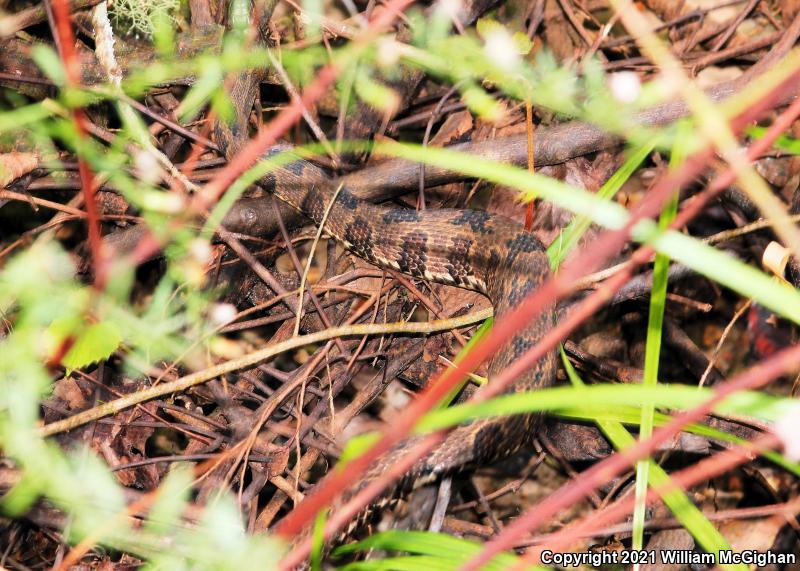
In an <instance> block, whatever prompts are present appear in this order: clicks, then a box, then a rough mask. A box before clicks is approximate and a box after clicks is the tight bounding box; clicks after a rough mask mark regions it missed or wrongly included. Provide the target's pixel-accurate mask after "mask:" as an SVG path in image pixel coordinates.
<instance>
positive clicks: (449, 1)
mask: <svg viewBox="0 0 800 571" xmlns="http://www.w3.org/2000/svg"><path fill="white" fill-rule="evenodd" d="M437 10H441V12H442V13H443V14H445V15H446V16H447V17H448V18H450V19H451V20H457V21H461V15H462V14H463V13H464V3H463V2H462V0H439V3H438V6H437Z"/></svg>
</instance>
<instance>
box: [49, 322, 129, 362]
mask: <svg viewBox="0 0 800 571" xmlns="http://www.w3.org/2000/svg"><path fill="white" fill-rule="evenodd" d="M120 343H122V334H121V333H120V331H119V329H118V328H117V327H116V326H115V325H114V324H113V323H110V322H108V321H102V322H100V323H94V324H92V325H90V326H89V327H87V328H86V329H84V330H83V331H82V332H81V334H80V335H79V336H78V338H77V339H76V340H75V343H74V344H73V345H72V347H70V350H69V351H68V352H67V354H66V355H65V356H64V358H63V359H62V360H61V364H62V365H64V366H65V367H67V368H69V369H80V368H82V367H86V366H87V365H91V364H92V363H96V362H97V361H100V360H101V359H107V358H108V357H109V355H111V353H113V352H114V351H116V349H117V347H119V345H120Z"/></svg>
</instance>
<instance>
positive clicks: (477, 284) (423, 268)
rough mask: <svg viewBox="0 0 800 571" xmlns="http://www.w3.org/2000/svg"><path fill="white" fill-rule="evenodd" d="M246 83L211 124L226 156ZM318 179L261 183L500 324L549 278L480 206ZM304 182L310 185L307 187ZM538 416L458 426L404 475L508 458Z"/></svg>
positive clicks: (518, 232) (280, 174) (515, 346)
mask: <svg viewBox="0 0 800 571" xmlns="http://www.w3.org/2000/svg"><path fill="white" fill-rule="evenodd" d="M246 75H247V74H245V76H246ZM253 81H255V80H254V79H253V78H248V77H240V78H239V80H238V81H237V83H236V84H235V85H233V86H232V89H230V93H231V95H232V98H233V101H234V103H235V104H236V106H237V111H239V113H238V117H239V121H238V122H237V124H235V125H234V126H233V127H231V126H229V125H226V124H223V123H217V126H216V133H215V134H216V138H217V141H218V143H219V144H220V146H221V147H222V148H223V149H224V150H225V153H226V155H227V156H228V157H230V156H232V155H233V154H235V152H236V151H235V149H237V148H240V147H241V145H242V144H243V140H244V138H243V137H242V136H241V134H242V133H246V129H245V127H246V118H247V116H248V114H249V113H248V112H249V108H250V107H249V105H250V104H251V103H252V99H247V97H243V96H242V94H243V93H247V90H248V89H251V88H252V83H253ZM242 84H245V85H242ZM248 84H250V87H248ZM237 134H238V135H237ZM287 149H289V147H288V146H277V147H275V148H273V149H272V151H271V152H270V155H273V154H275V153H278V152H282V151H286V150H287ZM322 176H323V174H322V172H321V169H319V168H318V167H317V166H315V165H313V164H312V163H310V162H308V161H307V160H304V159H301V158H298V159H297V160H296V161H294V162H291V163H290V164H288V165H286V166H284V167H282V168H279V169H277V170H275V171H273V172H272V173H271V174H269V175H267V176H265V177H264V178H262V179H261V180H260V181H259V183H258V184H259V185H260V186H261V187H263V188H264V189H265V190H268V191H271V192H273V193H274V194H275V196H277V197H278V198H279V199H281V200H282V201H284V202H286V203H288V204H290V205H291V206H292V207H294V208H296V209H298V210H299V211H301V212H302V213H303V214H305V215H306V216H307V217H309V218H310V219H311V220H312V221H313V222H314V223H316V224H317V225H319V224H323V222H324V225H325V226H324V229H325V231H326V232H327V233H328V234H329V235H330V236H332V237H334V238H335V239H336V240H338V241H339V242H340V243H341V244H342V245H343V246H344V247H345V248H347V249H348V250H349V251H351V252H352V253H354V254H356V255H357V256H359V257H361V258H363V259H365V260H367V261H368V262H370V263H372V264H375V265H376V266H379V267H381V268H389V269H392V270H397V271H400V272H402V273H404V274H407V275H409V276H412V277H415V278H419V279H426V280H430V281H434V282H438V283H442V284H447V285H454V286H458V287H462V288H466V289H471V290H475V291H478V292H481V293H483V294H484V295H486V296H487V297H488V298H489V300H490V301H491V303H492V305H493V306H494V313H495V316H496V317H500V318H501V317H502V316H503V315H504V314H506V313H508V312H509V311H511V310H513V309H514V307H515V306H516V305H517V304H519V302H520V301H522V299H524V298H525V296H527V295H528V294H529V293H530V292H531V291H533V290H534V289H536V288H537V287H538V286H539V285H540V284H541V283H542V282H543V281H544V280H545V279H546V278H547V277H548V275H549V272H550V270H549V263H548V259H547V256H546V255H545V251H544V247H543V245H542V244H541V242H540V241H539V240H538V239H537V238H536V237H535V236H534V235H533V234H531V233H529V232H527V231H526V230H525V229H524V228H523V227H522V226H520V225H519V224H517V223H516V222H514V221H512V220H510V219H508V218H505V217H503V216H498V215H494V214H490V213H488V212H485V211H480V210H455V209H437V210H424V211H416V210H412V209H407V208H391V207H384V206H378V205H374V204H371V203H368V202H365V201H363V200H360V199H358V198H357V197H355V196H354V195H353V194H352V193H351V192H350V191H348V189H347V188H341V189H339V191H338V193H337V192H336V190H337V184H336V181H334V180H332V179H329V180H330V184H322V185H320V184H319V183H318V181H319V180H320V178H321V177H322ZM310 180H314V181H317V183H316V184H310V183H309V181H310ZM334 197H335V198H334ZM332 202H333V204H331V203H332ZM326 211H328V214H327V218H325V213H326ZM236 217H237V219H236V220H231V219H226V221H225V222H223V224H226V223H229V224H231V225H235V226H236V227H237V228H247V223H248V219H252V220H256V219H257V218H258V214H257V213H256V212H255V211H253V210H251V209H249V208H248V207H244V208H238V209H236ZM323 219H324V220H323ZM554 315H555V313H554V310H553V309H552V308H548V310H546V311H544V312H542V313H541V314H540V315H539V317H537V318H536V319H535V320H534V321H532V322H531V323H529V324H528V325H527V327H525V328H524V329H522V330H521V331H519V332H518V333H517V334H516V335H515V336H514V337H513V339H511V341H510V342H509V343H507V344H506V346H504V347H503V348H502V349H501V350H500V351H498V352H497V353H496V354H495V355H494V357H493V358H492V360H491V361H490V363H489V366H488V373H489V382H491V379H492V378H493V377H495V376H496V375H497V374H498V373H499V372H500V371H502V370H503V369H504V368H505V367H506V366H508V365H509V364H510V363H512V362H513V361H514V360H515V359H516V358H518V357H519V356H520V355H522V354H523V353H524V352H525V351H527V350H528V349H529V348H530V347H532V346H533V345H534V344H535V343H536V342H537V341H538V340H539V339H540V338H541V337H542V336H543V335H544V334H545V333H546V332H547V331H549V330H550V329H551V328H552V326H553V320H554ZM556 366H557V365H556V355H555V352H550V353H549V354H548V355H547V356H546V357H545V358H543V359H541V360H540V361H539V362H538V363H537V364H536V366H535V367H533V368H532V369H530V370H529V371H527V372H526V373H525V374H524V375H522V376H521V377H519V378H518V379H517V381H516V382H515V383H514V384H513V385H512V386H511V387H510V389H509V391H515V392H524V391H530V390H535V389H538V388H541V387H545V386H548V385H550V384H551V383H552V382H553V380H554V378H555V374H556ZM538 420H539V417H538V415H534V414H527V415H515V416H507V417H500V418H490V419H484V420H478V421H475V422H472V423H471V424H467V425H463V426H459V427H457V428H455V429H454V430H452V431H451V432H450V433H449V434H448V435H447V437H446V439H445V440H444V441H443V442H442V444H441V445H440V446H439V447H438V448H437V449H436V450H434V451H433V452H432V453H431V454H430V455H428V456H427V457H426V458H424V459H423V460H421V461H419V462H418V463H417V464H416V465H415V466H414V468H413V469H412V470H411V473H410V474H409V476H410V477H411V478H417V477H423V476H430V477H434V476H436V475H438V474H442V473H444V472H449V471H454V470H457V469H460V468H463V467H465V466H468V465H473V466H474V465H476V464H479V463H481V462H490V461H492V460H494V459H497V458H500V457H503V456H507V455H509V454H512V453H514V452H516V451H517V450H519V449H520V447H521V446H523V445H525V444H526V443H528V442H530V441H531V438H532V435H533V433H534V431H535V430H536V428H537V425H538ZM413 442H414V440H413V439H409V440H406V441H403V442H401V443H400V444H399V445H397V446H396V447H395V448H394V449H393V450H392V451H390V452H389V453H387V454H386V455H384V456H383V457H382V458H381V459H380V460H379V461H378V462H377V463H376V465H374V466H373V467H372V468H371V469H370V470H369V471H368V473H367V474H365V475H364V477H363V478H362V479H361V480H360V481H359V482H358V483H357V484H355V485H354V486H353V488H352V489H351V490H350V494H352V493H354V492H355V491H357V490H358V489H361V488H362V487H363V486H364V485H366V484H367V483H369V482H370V481H372V480H373V479H374V478H375V477H377V476H378V475H380V474H381V473H383V472H384V470H385V469H386V468H387V467H388V466H390V465H391V464H392V463H393V462H394V461H395V459H396V458H397V457H398V456H400V455H401V454H403V453H404V452H405V451H406V450H407V449H408V448H409V447H410V446H411V445H412V444H413Z"/></svg>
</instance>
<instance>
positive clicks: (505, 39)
mask: <svg viewBox="0 0 800 571" xmlns="http://www.w3.org/2000/svg"><path fill="white" fill-rule="evenodd" d="M484 40H485V42H486V44H485V46H484V49H485V50H486V55H487V56H489V58H491V60H492V61H493V62H494V63H495V64H496V65H497V67H499V68H500V69H502V70H503V71H506V72H514V71H517V70H518V69H519V67H520V64H521V63H522V59H521V58H520V56H519V48H518V47H517V45H516V44H515V43H514V40H513V38H512V37H511V34H509V33H508V32H507V31H506V30H505V29H504V28H501V27H499V26H498V27H497V28H494V29H492V30H491V31H489V32H488V33H487V34H486V37H485V38H484Z"/></svg>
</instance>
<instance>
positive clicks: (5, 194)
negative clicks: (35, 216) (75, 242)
mask: <svg viewBox="0 0 800 571" xmlns="http://www.w3.org/2000/svg"><path fill="white" fill-rule="evenodd" d="M0 199H2V200H19V201H20V202H27V203H29V204H30V203H33V204H35V205H36V206H43V207H45V208H51V209H53V210H58V211H59V212H64V213H66V214H71V215H72V216H77V217H79V218H86V213H85V212H84V211H83V210H79V209H78V208H73V207H71V206H67V205H65V204H61V203H60V202H53V201H52V200H47V199H44V198H36V197H35V196H28V195H26V194H22V193H20V192H14V191H13V190H0Z"/></svg>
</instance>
